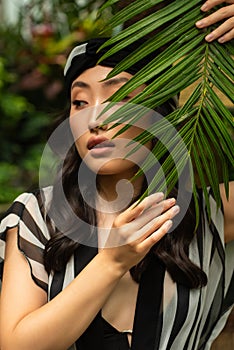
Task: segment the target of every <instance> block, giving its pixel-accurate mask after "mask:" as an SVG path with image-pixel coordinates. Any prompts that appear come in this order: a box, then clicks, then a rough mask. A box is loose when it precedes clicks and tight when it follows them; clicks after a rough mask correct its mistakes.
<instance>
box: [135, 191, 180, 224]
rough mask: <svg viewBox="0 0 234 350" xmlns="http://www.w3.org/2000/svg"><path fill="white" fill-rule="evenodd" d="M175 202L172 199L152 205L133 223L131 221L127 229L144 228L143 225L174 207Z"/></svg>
mask: <svg viewBox="0 0 234 350" xmlns="http://www.w3.org/2000/svg"><path fill="white" fill-rule="evenodd" d="M175 202H176V200H175V199H174V198H169V199H166V200H164V201H162V202H160V203H157V204H153V205H152V206H151V207H150V208H148V209H146V210H144V211H143V212H142V213H141V215H139V216H138V217H137V218H136V219H135V220H134V221H132V222H131V223H130V224H129V227H131V226H135V230H139V229H141V228H142V227H145V225H147V224H148V223H150V222H151V221H152V220H154V219H156V218H157V217H158V216H159V215H161V214H162V213H163V212H165V211H166V210H168V209H169V208H171V207H172V206H173V205H175Z"/></svg>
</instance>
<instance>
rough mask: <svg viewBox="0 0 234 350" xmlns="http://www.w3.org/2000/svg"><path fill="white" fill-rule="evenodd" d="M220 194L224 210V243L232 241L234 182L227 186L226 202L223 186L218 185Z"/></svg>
mask: <svg viewBox="0 0 234 350" xmlns="http://www.w3.org/2000/svg"><path fill="white" fill-rule="evenodd" d="M220 193H221V198H222V202H223V210H224V236H225V242H226V243H228V242H230V241H233V240H234V209H233V208H234V181H231V182H230V184H229V198H228V200H227V198H226V194H225V189H224V185H223V184H221V185H220Z"/></svg>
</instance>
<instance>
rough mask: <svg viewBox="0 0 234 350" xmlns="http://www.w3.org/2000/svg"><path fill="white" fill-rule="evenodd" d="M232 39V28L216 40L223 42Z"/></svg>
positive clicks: (233, 36) (233, 31)
mask: <svg viewBox="0 0 234 350" xmlns="http://www.w3.org/2000/svg"><path fill="white" fill-rule="evenodd" d="M232 39H234V28H233V29H232V30H230V31H229V32H227V33H226V34H225V35H223V36H221V38H219V39H218V42H219V43H221V44H223V43H226V42H227V41H230V40H232Z"/></svg>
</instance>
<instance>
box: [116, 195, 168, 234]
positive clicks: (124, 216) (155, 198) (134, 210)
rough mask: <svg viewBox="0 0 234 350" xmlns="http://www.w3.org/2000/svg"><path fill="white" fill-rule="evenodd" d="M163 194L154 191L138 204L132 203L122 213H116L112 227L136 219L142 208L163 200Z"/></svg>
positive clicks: (144, 208)
mask: <svg viewBox="0 0 234 350" xmlns="http://www.w3.org/2000/svg"><path fill="white" fill-rule="evenodd" d="M163 198H164V194H163V193H162V192H158V193H154V194H152V195H150V196H148V197H146V198H144V199H143V201H141V202H140V203H139V204H138V202H135V203H133V204H132V205H131V206H130V207H129V208H128V209H126V210H125V211H124V212H123V213H121V214H120V215H118V217H117V218H116V219H115V221H114V227H120V226H122V225H124V224H126V223H128V222H131V221H132V220H134V219H136V218H137V217H138V216H139V215H140V214H141V213H142V212H143V211H144V210H146V209H148V208H150V207H151V206H152V205H154V204H155V203H159V202H161V201H162V200H163Z"/></svg>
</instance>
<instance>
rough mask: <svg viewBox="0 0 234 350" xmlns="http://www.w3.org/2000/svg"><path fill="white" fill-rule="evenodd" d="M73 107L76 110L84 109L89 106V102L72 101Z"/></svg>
mask: <svg viewBox="0 0 234 350" xmlns="http://www.w3.org/2000/svg"><path fill="white" fill-rule="evenodd" d="M72 105H73V106H74V107H75V108H76V109H81V108H83V107H85V106H86V105H87V102H85V101H82V100H74V101H72Z"/></svg>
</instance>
